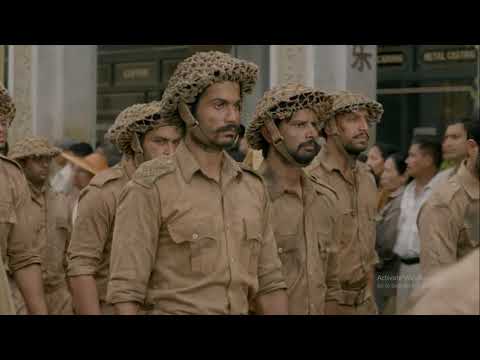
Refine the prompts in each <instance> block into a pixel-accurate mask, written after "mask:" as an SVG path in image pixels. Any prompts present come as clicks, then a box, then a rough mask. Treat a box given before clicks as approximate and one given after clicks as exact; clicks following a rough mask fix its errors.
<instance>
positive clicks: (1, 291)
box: [0, 256, 15, 315]
mask: <svg viewBox="0 0 480 360" xmlns="http://www.w3.org/2000/svg"><path fill="white" fill-rule="evenodd" d="M0 315H15V306H14V304H13V298H12V293H11V291H10V284H9V281H8V278H7V272H6V269H5V265H4V264H3V260H2V257H1V256H0Z"/></svg>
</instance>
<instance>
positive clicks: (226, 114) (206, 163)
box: [108, 52, 288, 314]
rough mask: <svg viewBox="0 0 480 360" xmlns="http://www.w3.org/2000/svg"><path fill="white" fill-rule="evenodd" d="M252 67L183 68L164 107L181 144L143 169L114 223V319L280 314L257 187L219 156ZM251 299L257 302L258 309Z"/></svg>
mask: <svg viewBox="0 0 480 360" xmlns="http://www.w3.org/2000/svg"><path fill="white" fill-rule="evenodd" d="M257 73H258V68H257V66H256V65H254V64H251V63H248V62H246V61H242V60H239V59H236V58H233V57H232V56H230V55H228V54H224V53H220V52H206V53H205V52H201V53H197V54H195V55H193V56H192V57H190V58H188V59H186V60H185V61H184V62H182V63H180V64H179V65H178V67H177V69H176V71H175V73H174V75H173V76H172V78H171V79H170V82H169V84H168V87H167V90H166V91H165V94H164V96H163V99H162V101H161V105H162V115H163V116H165V118H170V117H172V116H173V117H176V116H179V115H180V116H181V118H182V119H183V120H184V121H185V123H186V124H187V135H186V138H185V142H184V143H182V144H180V146H179V147H178V149H177V152H176V154H175V155H174V156H172V157H167V158H160V159H156V160H153V161H150V162H147V163H145V164H143V165H142V166H141V167H140V168H139V169H138V170H137V172H136V173H135V175H134V177H133V181H131V182H130V183H129V184H128V185H127V186H126V187H125V190H124V191H123V193H122V195H121V197H120V201H119V205H118V210H117V221H116V222H115V230H114V238H113V246H112V258H111V274H110V282H109V286H108V300H109V302H111V303H113V304H114V305H115V307H116V311H117V312H118V313H119V314H137V313H138V309H139V307H140V306H146V307H147V309H148V313H149V314H248V311H249V303H250V302H255V303H256V311H257V312H258V313H262V314H286V313H287V311H288V308H287V296H286V293H285V288H286V286H285V282H284V279H283V276H282V270H281V263H280V260H279V258H278V255H277V248H276V245H275V240H274V237H273V232H272V228H271V223H270V221H271V220H270V202H269V201H268V195H267V192H266V189H265V186H264V184H263V182H262V179H261V177H260V176H259V175H257V174H255V173H253V172H252V171H249V170H245V169H243V168H241V167H240V165H239V164H238V163H237V162H235V161H234V160H233V159H232V158H230V157H229V156H228V155H227V154H226V152H225V151H224V149H227V148H229V147H230V146H232V144H233V142H234V141H235V139H236V137H237V133H238V128H239V125H240V109H241V104H242V98H243V95H244V94H247V93H250V92H251V91H252V88H253V87H254V85H255V82H256V79H257ZM254 299H255V301H254Z"/></svg>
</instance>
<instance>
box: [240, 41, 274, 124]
mask: <svg viewBox="0 0 480 360" xmlns="http://www.w3.org/2000/svg"><path fill="white" fill-rule="evenodd" d="M233 55H234V56H236V57H238V58H240V59H243V60H247V61H251V62H253V63H255V64H257V65H258V67H259V75H258V81H257V85H256V86H255V89H254V90H253V93H252V94H251V95H248V96H247V97H246V98H245V99H244V103H243V111H242V123H243V124H244V125H248V124H249V123H250V121H251V119H252V117H253V114H254V112H255V107H256V105H257V101H258V100H259V99H260V98H261V97H262V96H263V94H264V92H265V91H267V90H268V89H269V85H270V73H269V65H270V64H269V58H270V54H269V46H267V45H235V46H234V47H233Z"/></svg>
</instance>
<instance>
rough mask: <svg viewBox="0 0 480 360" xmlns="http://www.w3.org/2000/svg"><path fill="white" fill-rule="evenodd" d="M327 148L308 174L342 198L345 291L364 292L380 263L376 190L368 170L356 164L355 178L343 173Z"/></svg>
mask: <svg viewBox="0 0 480 360" xmlns="http://www.w3.org/2000/svg"><path fill="white" fill-rule="evenodd" d="M329 146H331V145H330V144H327V145H326V146H324V147H323V148H322V150H321V152H320V154H319V156H318V157H317V158H316V159H315V162H314V164H312V166H311V167H310V169H309V173H310V174H311V175H313V176H315V177H317V178H318V179H320V180H321V181H322V182H324V183H326V184H327V185H329V186H330V187H332V188H333V189H334V190H335V192H336V193H337V195H338V197H339V201H338V205H337V206H338V207H339V208H340V212H341V217H342V234H341V235H340V243H339V264H340V265H339V268H340V275H339V277H340V282H341V285H342V288H344V289H347V290H351V289H361V288H365V286H366V284H367V275H368V274H369V273H371V271H372V270H373V267H374V265H375V264H377V262H378V256H377V253H376V251H375V237H376V230H375V227H376V226H375V225H376V222H375V218H376V212H377V187H376V184H375V180H374V178H373V177H372V174H371V173H370V171H369V170H368V167H367V166H366V165H365V164H363V163H360V162H357V164H356V168H355V170H354V172H353V176H351V175H350V174H346V173H344V172H343V171H342V170H341V169H340V166H339V164H340V163H341V162H340V159H339V158H338V156H339V155H335V153H334V152H331V151H330V150H329Z"/></svg>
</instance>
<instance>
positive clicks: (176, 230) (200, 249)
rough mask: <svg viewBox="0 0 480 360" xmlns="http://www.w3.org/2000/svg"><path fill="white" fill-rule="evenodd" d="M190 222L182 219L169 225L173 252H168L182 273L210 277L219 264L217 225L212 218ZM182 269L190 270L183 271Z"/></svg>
mask: <svg viewBox="0 0 480 360" xmlns="http://www.w3.org/2000/svg"><path fill="white" fill-rule="evenodd" d="M190 220H191V219H190ZM190 220H189V219H181V220H179V221H176V222H174V223H172V224H169V225H168V231H169V234H170V237H171V240H172V242H173V249H171V250H173V251H172V252H170V251H169V252H168V257H171V259H172V260H173V261H174V262H175V264H174V266H175V267H180V270H181V271H182V270H183V271H185V270H190V271H191V272H192V273H196V274H203V275H208V274H210V273H212V272H213V271H214V270H215V268H216V265H217V263H218V259H217V257H218V255H219V254H218V249H219V247H218V245H217V240H218V236H217V233H216V231H215V224H214V222H213V221H212V219H211V218H202V219H196V220H191V221H190ZM160 251H161V250H160ZM182 267H188V268H189V269H181V268H182ZM183 271H182V272H183ZM187 272H188V271H187Z"/></svg>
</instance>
